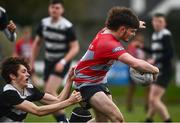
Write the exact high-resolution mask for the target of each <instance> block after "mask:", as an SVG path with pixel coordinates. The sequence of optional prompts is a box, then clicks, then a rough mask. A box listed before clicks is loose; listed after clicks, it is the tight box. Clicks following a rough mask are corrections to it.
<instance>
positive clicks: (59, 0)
mask: <svg viewBox="0 0 180 123" xmlns="http://www.w3.org/2000/svg"><path fill="white" fill-rule="evenodd" d="M59 3H60V4H62V5H63V4H64V1H63V0H50V1H49V4H59Z"/></svg>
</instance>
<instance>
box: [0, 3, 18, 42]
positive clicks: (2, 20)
mask: <svg viewBox="0 0 180 123" xmlns="http://www.w3.org/2000/svg"><path fill="white" fill-rule="evenodd" d="M0 30H1V31H3V32H4V34H5V35H6V37H7V38H8V39H9V40H10V41H15V40H16V33H15V30H16V25H15V24H14V22H13V21H12V20H11V21H9V22H8V18H7V13H6V10H5V9H4V8H2V7H1V6H0Z"/></svg>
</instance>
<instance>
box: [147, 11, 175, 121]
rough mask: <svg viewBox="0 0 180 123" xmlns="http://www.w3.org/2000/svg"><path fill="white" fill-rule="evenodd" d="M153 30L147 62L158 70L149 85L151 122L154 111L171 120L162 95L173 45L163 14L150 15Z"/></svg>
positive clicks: (164, 90) (171, 71)
mask: <svg viewBox="0 0 180 123" xmlns="http://www.w3.org/2000/svg"><path fill="white" fill-rule="evenodd" d="M152 25H153V29H154V32H153V34H152V41H151V48H150V50H149V51H150V53H151V58H150V59H148V62H149V63H151V64H153V65H155V66H157V67H158V68H159V70H160V73H159V76H158V78H157V81H156V82H154V83H153V84H152V85H151V86H150V92H149V110H148V113H147V119H146V121H147V122H152V121H153V117H154V114H155V113H157V112H158V113H159V114H160V116H161V118H162V120H163V121H164V122H171V117H170V114H169V112H168V110H167V107H166V105H165V104H164V103H163V102H162V97H163V95H164V94H165V92H166V88H167V87H168V85H169V83H170V81H171V77H172V73H173V70H172V60H173V56H174V53H173V45H172V34H171V32H170V31H169V30H168V29H167V28H166V25H167V22H166V17H165V15H164V14H161V13H156V14H155V15H154V16H153V17H152Z"/></svg>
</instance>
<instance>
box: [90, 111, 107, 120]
mask: <svg viewBox="0 0 180 123" xmlns="http://www.w3.org/2000/svg"><path fill="white" fill-rule="evenodd" d="M93 110H94V114H95V121H96V122H108V117H107V116H105V115H104V114H102V113H101V112H99V111H98V110H96V109H93Z"/></svg>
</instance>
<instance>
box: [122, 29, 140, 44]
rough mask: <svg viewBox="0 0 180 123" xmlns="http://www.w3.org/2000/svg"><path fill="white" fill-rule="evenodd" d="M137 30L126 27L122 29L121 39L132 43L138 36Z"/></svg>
mask: <svg viewBox="0 0 180 123" xmlns="http://www.w3.org/2000/svg"><path fill="white" fill-rule="evenodd" d="M136 31H137V29H133V28H130V27H129V28H127V27H125V28H124V29H123V28H122V31H121V33H119V34H120V38H121V39H123V40H124V41H127V42H128V41H130V40H131V39H132V38H133V37H134V36H135V35H136Z"/></svg>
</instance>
